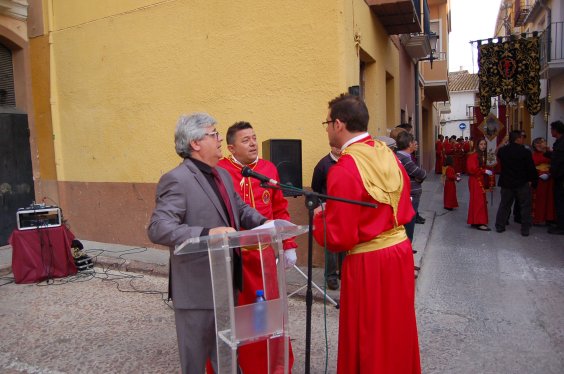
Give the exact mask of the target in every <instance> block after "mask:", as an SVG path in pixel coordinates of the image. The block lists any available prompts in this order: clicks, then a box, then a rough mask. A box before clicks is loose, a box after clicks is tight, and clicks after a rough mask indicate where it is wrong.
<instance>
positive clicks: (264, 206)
mask: <svg viewBox="0 0 564 374" xmlns="http://www.w3.org/2000/svg"><path fill="white" fill-rule="evenodd" d="M218 166H220V167H222V168H224V169H226V170H227V171H228V172H229V174H230V175H231V179H232V180H233V185H234V186H235V191H237V192H238V193H239V195H240V196H241V198H242V199H243V200H244V201H245V202H246V203H247V204H249V205H250V206H252V207H253V208H255V209H256V210H258V211H259V212H260V213H261V214H262V215H263V216H265V217H266V218H268V219H284V220H288V221H289V220H290V214H288V201H286V199H285V198H284V195H283V194H282V191H280V190H274V189H270V188H263V187H261V186H260V181H259V180H257V179H254V178H250V177H243V175H242V174H241V169H242V168H243V167H242V166H241V165H239V164H237V163H235V162H234V161H233V160H231V159H230V158H222V159H221V160H219V163H218ZM249 167H250V168H251V169H253V170H254V171H256V172H257V173H260V174H263V175H266V176H268V177H269V178H271V179H274V180H280V177H279V176H278V170H277V169H276V166H274V164H273V163H272V162H270V161H267V160H263V159H259V160H258V162H256V163H254V164H251V165H249ZM296 247H297V244H296V242H295V241H294V240H293V239H288V240H285V241H284V249H291V248H296ZM261 252H262V253H261ZM241 254H242V257H243V291H242V292H241V293H240V294H239V299H238V305H246V304H251V303H254V302H255V300H256V291H257V290H264V296H265V299H266V300H272V299H276V298H278V297H279V294H278V282H277V275H276V274H277V273H276V255H275V253H274V249H272V247H270V246H268V247H266V248H264V249H263V250H262V251H257V250H246V249H243V250H242V252H241ZM261 254H262V264H263V267H264V274H266V275H268V276H266V277H265V279H264V280H263V278H262V271H263V270H262V269H261V260H260V257H261ZM282 260H283V259H282ZM267 349H268V350H269V351H270V352H271V357H273V356H272V355H273V354H274V355H276V356H277V357H280V356H281V355H282V354H283V352H284V351H283V349H284V346H283V341H282V340H276V339H274V340H272V339H271V340H270V341H266V340H264V341H261V342H257V343H252V344H247V345H244V346H242V347H240V348H239V356H238V358H239V365H240V366H241V369H243V372H244V373H256V374H263V373H267V372H268V370H267V357H268V356H267ZM283 357H284V356H282V358H283ZM293 363H294V356H293V353H292V346H291V345H290V363H289V367H290V372H291V368H292V365H293ZM282 370H283V368H282V367H273V368H271V373H278V372H283V371H282Z"/></svg>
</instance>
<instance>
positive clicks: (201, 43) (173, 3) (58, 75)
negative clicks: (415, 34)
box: [32, 0, 399, 247]
mask: <svg viewBox="0 0 564 374" xmlns="http://www.w3.org/2000/svg"><path fill="white" fill-rule="evenodd" d="M50 4H52V8H50V9H45V10H44V12H45V13H44V14H46V15H47V16H48V17H50V18H49V19H48V22H46V23H47V24H48V25H50V27H51V30H52V32H51V33H50V34H47V35H46V36H45V39H37V40H36V41H35V42H34V43H33V45H32V47H33V48H34V51H32V53H34V54H35V55H36V56H38V57H40V58H44V57H46V56H49V54H50V57H49V63H48V64H46V65H45V67H44V68H43V69H41V67H40V66H36V67H35V72H36V74H35V76H34V79H38V81H37V83H36V88H37V90H34V98H35V95H38V96H40V98H39V99H37V98H35V99H36V101H39V102H41V103H43V104H45V102H48V103H50V107H42V108H40V109H38V114H41V115H45V118H46V119H47V118H48V117H49V116H51V117H52V138H51V139H50V140H49V139H47V136H48V134H49V130H50V129H49V128H48V127H46V130H45V133H44V134H43V135H42V136H41V138H42V141H43V142H44V143H45V147H47V148H48V147H49V146H51V147H53V149H54V152H52V153H51V155H50V157H51V160H47V161H50V162H51V165H54V166H53V169H49V168H48V167H47V168H46V169H45V170H43V169H42V173H43V176H46V177H51V176H55V177H56V178H57V183H56V184H50V186H51V187H53V188H55V187H58V189H59V190H60V194H61V204H60V205H61V206H62V207H63V209H64V210H65V215H66V217H67V218H69V220H70V221H71V222H72V228H73V230H74V231H75V234H77V235H78V236H79V237H82V238H84V239H89V240H97V241H112V242H117V243H123V244H139V245H148V244H149V243H148V242H147V240H146V235H145V233H144V230H145V227H144V225H145V223H146V220H147V219H148V216H149V214H150V212H151V210H152V207H153V201H152V200H153V198H152V197H153V194H154V188H155V183H156V182H157V181H158V179H159V177H160V175H162V174H163V173H164V172H166V171H168V170H169V169H171V168H172V167H174V166H175V165H177V164H178V163H179V162H180V158H179V157H178V156H177V155H176V153H175V152H174V145H173V132H174V127H175V124H176V120H177V118H178V116H179V115H180V114H182V113H189V112H193V111H207V112H209V113H210V114H212V115H213V116H215V117H216V119H217V120H218V121H219V124H218V128H219V130H220V131H221V132H222V133H223V134H225V131H226V129H227V127H228V126H229V125H231V124H232V123H233V122H235V121H239V120H247V121H249V122H251V123H252V124H253V125H254V127H255V130H256V133H257V135H258V137H259V141H263V140H266V139H270V138H276V139H288V138H290V139H301V140H302V159H303V164H302V167H303V181H304V185H305V186H309V184H310V180H311V174H312V172H313V168H314V166H315V164H316V163H317V161H318V160H319V159H320V158H322V157H323V156H324V155H325V154H326V153H327V152H328V144H327V136H326V133H325V131H324V130H323V127H322V126H321V121H323V120H324V119H325V116H326V111H327V102H328V100H330V99H332V98H333V97H335V96H336V95H338V94H339V93H341V92H345V91H346V90H347V88H348V87H349V86H353V85H357V84H358V77H359V50H362V51H364V52H365V53H366V54H367V55H368V56H369V57H370V59H371V60H372V63H371V66H370V69H368V72H367V79H368V80H369V83H368V84H367V97H366V101H367V104H368V106H369V110H370V115H371V122H370V129H369V130H370V131H371V132H372V133H375V134H377V133H383V132H384V131H385V121H386V118H388V117H389V116H387V113H386V108H388V107H390V105H389V103H388V102H387V96H388V97H391V99H392V100H393V102H394V104H393V105H392V109H391V110H392V112H393V113H392V116H396V117H397V120H398V121H399V89H398V88H399V67H398V51H397V48H396V46H395V45H394V44H393V43H391V42H390V40H389V38H388V35H387V34H386V33H385V31H384V30H383V28H382V26H381V24H380V23H379V20H378V19H377V17H375V16H374V15H373V14H372V12H370V9H369V8H368V6H367V5H366V3H365V2H364V1H363V0H352V1H347V2H343V1H340V0H314V1H308V2H301V1H297V0H292V1H286V2H256V1H249V0H245V1H238V2H226V1H219V0H207V1H204V0H191V1H180V0H168V1H166V0H165V1H156V0H152V1H149V0H143V1H137V0H135V1H133V0H124V1H117V2H116V1H112V0H104V1H97V2H92V1H90V0H53V1H52V2H51V3H50ZM355 35H358V36H360V38H357V39H355ZM48 39H50V41H51V42H52V44H51V50H50V51H49V50H48V44H47V40H48ZM357 42H358V44H357ZM46 48H47V50H46ZM49 66H50V67H51V70H50V71H49ZM386 74H388V75H391V76H393V77H394V83H393V84H394V85H393V89H392V90H391V91H392V92H391V94H390V90H389V89H388V95H386ZM42 77H43V78H45V79H46V80H45V82H49V83H50V84H51V86H50V88H51V92H46V90H45V89H44V86H43V83H41V81H40V80H41V78H42ZM49 83H46V84H49ZM49 109H51V111H49ZM51 112H52V113H51ZM49 141H51V143H50V144H49ZM224 153H225V154H227V150H226V149H225V147H224ZM290 200H291V201H290V206H291V210H292V213H293V214H294V216H293V220H295V221H296V222H304V221H305V218H306V213H307V212H306V210H305V209H304V208H303V202H302V201H298V199H290ZM132 217H135V218H134V219H132ZM300 247H305V246H304V245H300Z"/></svg>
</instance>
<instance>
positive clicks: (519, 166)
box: [497, 143, 538, 188]
mask: <svg viewBox="0 0 564 374" xmlns="http://www.w3.org/2000/svg"><path fill="white" fill-rule="evenodd" d="M497 157H498V158H499V161H500V162H501V175H500V177H499V182H498V185H499V186H500V187H503V188H518V187H521V186H523V185H524V184H525V183H527V182H533V185H536V183H537V179H538V175H537V169H536V168H535V163H534V162H533V156H532V154H531V152H529V151H528V150H527V149H526V148H525V147H524V146H523V145H521V144H517V143H509V144H508V145H506V146H505V147H501V148H500V149H499V151H498V153H497Z"/></svg>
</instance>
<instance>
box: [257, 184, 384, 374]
mask: <svg viewBox="0 0 564 374" xmlns="http://www.w3.org/2000/svg"><path fill="white" fill-rule="evenodd" d="M260 186H261V187H263V188H270V189H273V190H282V191H287V192H292V193H293V194H294V195H295V196H301V195H303V196H304V197H305V206H306V208H307V211H308V235H307V291H306V348H305V374H309V372H310V371H309V370H310V353H311V306H312V303H313V292H312V289H311V283H312V281H311V279H312V268H313V210H314V209H315V208H316V207H317V206H318V205H319V200H320V199H323V200H335V201H341V202H343V203H348V204H354V205H361V206H366V207H369V208H377V207H378V204H373V203H367V202H364V201H357V200H349V199H343V198H341V197H336V196H330V195H323V194H320V193H317V192H313V191H306V190H303V189H301V188H297V187H293V186H288V185H284V184H278V185H277V186H275V185H272V184H269V183H267V182H262V183H261V184H260Z"/></svg>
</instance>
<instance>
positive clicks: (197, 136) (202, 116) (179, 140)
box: [174, 113, 217, 158]
mask: <svg viewBox="0 0 564 374" xmlns="http://www.w3.org/2000/svg"><path fill="white" fill-rule="evenodd" d="M216 123H217V121H216V120H215V118H213V117H212V116H210V115H209V114H207V113H192V114H183V115H181V116H180V118H178V122H176V130H175V131H174V146H175V149H176V153H177V154H178V155H179V156H180V157H182V158H187V157H189V156H190V154H191V153H192V151H193V149H192V147H191V146H190V142H192V141H196V140H201V139H203V138H204V136H206V128H207V127H210V126H213V125H215V124H216Z"/></svg>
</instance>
